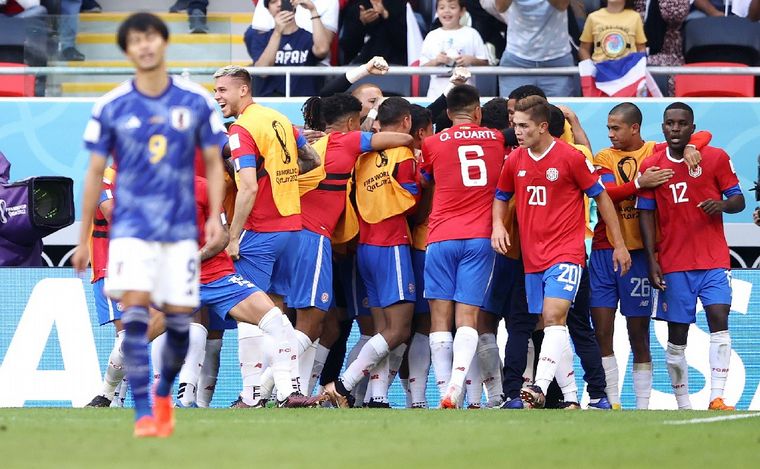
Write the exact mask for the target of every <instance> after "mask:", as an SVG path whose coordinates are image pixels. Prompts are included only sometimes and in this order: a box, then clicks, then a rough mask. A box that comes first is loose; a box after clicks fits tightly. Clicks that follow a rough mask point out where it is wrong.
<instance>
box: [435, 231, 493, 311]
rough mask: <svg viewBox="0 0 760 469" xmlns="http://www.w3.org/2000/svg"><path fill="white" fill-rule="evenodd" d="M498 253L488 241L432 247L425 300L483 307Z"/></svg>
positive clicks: (464, 240)
mask: <svg viewBox="0 0 760 469" xmlns="http://www.w3.org/2000/svg"><path fill="white" fill-rule="evenodd" d="M495 259H496V253H495V252H494V250H493V248H491V240H490V239H486V238H477V239H455V240H450V241H439V242H437V243H432V244H429V245H428V247H427V256H426V257H425V298H427V299H430V300H448V301H452V300H453V301H456V302H457V303H464V304H468V305H472V306H477V307H481V306H483V300H484V299H485V296H486V291H487V290H488V287H489V284H490V282H491V279H492V276H493V269H494V262H495Z"/></svg>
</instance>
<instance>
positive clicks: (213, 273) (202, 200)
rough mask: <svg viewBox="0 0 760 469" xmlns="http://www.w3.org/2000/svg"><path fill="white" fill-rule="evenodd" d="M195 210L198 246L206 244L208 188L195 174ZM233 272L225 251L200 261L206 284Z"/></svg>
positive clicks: (203, 282) (203, 179)
mask: <svg viewBox="0 0 760 469" xmlns="http://www.w3.org/2000/svg"><path fill="white" fill-rule="evenodd" d="M195 210H196V212H197V217H196V218H197V219H198V246H200V247H203V246H204V245H205V244H206V232H205V231H206V220H208V214H209V206H208V189H207V188H206V179H205V178H202V177H199V176H195ZM234 273H235V267H234V265H233V264H232V258H230V256H229V255H228V254H227V251H225V250H224V249H222V251H221V252H220V253H219V254H217V255H216V256H214V257H212V258H210V259H206V260H205V261H203V262H201V283H202V284H207V283H211V282H213V281H214V280H219V279H220V278H222V277H225V276H227V275H230V274H234Z"/></svg>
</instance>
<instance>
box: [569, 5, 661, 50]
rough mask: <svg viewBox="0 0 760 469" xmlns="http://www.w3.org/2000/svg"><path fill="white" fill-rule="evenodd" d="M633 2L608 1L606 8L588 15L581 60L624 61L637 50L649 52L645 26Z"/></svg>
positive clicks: (583, 35)
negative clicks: (647, 50)
mask: <svg viewBox="0 0 760 469" xmlns="http://www.w3.org/2000/svg"><path fill="white" fill-rule="evenodd" d="M633 1H634V0H608V2H607V7H606V8H602V9H599V10H597V11H595V12H593V13H591V14H590V15H588V19H587V20H586V25H585V26H584V27H583V33H582V34H581V47H580V50H579V52H578V54H579V56H580V59H581V60H586V59H593V60H594V62H602V61H604V60H614V59H621V58H623V57H625V56H626V55H628V54H630V53H631V52H634V51H636V52H646V47H647V44H646V42H647V38H646V36H645V35H644V23H643V22H642V21H641V16H639V14H638V13H636V11H635V10H634V5H633ZM592 50H593V55H592V53H591V52H592Z"/></svg>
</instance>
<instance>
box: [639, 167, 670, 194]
mask: <svg viewBox="0 0 760 469" xmlns="http://www.w3.org/2000/svg"><path fill="white" fill-rule="evenodd" d="M674 174H675V171H673V170H672V169H667V168H666V169H660V168H659V167H658V166H652V167H651V168H647V170H646V171H644V174H642V175H641V176H639V187H641V188H642V189H654V188H655V187H660V186H661V185H663V184H665V182H667V180H668V179H670V178H672V177H673V175H674Z"/></svg>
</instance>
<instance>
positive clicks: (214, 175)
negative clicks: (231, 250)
mask: <svg viewBox="0 0 760 469" xmlns="http://www.w3.org/2000/svg"><path fill="white" fill-rule="evenodd" d="M203 160H204V161H205V163H206V181H207V185H208V205H209V219H211V218H212V217H213V218H214V220H213V221H214V223H217V222H219V219H220V218H219V216H220V214H221V207H222V204H223V203H224V192H225V183H224V163H223V160H222V152H221V150H220V149H219V147H217V146H210V147H206V148H204V149H203ZM220 226H221V224H220ZM207 236H208V235H207Z"/></svg>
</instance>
